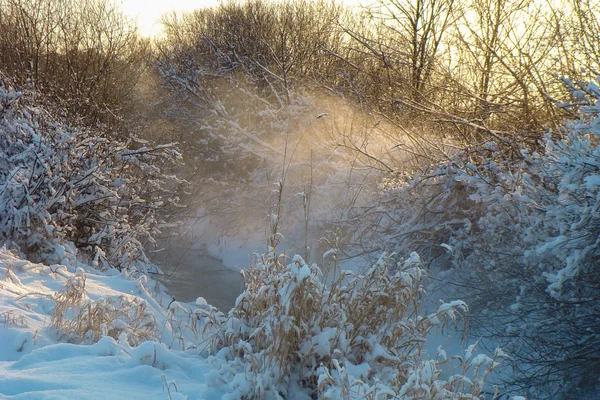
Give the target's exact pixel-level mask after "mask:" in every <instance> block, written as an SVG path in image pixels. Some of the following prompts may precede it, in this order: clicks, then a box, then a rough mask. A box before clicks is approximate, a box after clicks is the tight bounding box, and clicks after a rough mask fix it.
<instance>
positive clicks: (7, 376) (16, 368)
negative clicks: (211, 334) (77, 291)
mask: <svg viewBox="0 0 600 400" xmlns="http://www.w3.org/2000/svg"><path fill="white" fill-rule="evenodd" d="M67 264H68V263H67ZM83 276H85V287H84V291H85V295H84V299H83V300H82V305H83V306H82V307H83V308H84V313H85V308H86V307H88V309H92V308H93V306H94V305H95V304H104V302H106V301H107V300H108V299H113V300H116V299H119V298H121V299H126V300H127V301H126V302H123V303H122V304H143V305H144V306H145V310H146V313H147V314H148V315H151V316H152V318H153V320H154V321H155V326H154V330H153V332H152V335H153V337H152V338H151V340H148V341H143V342H142V343H141V344H139V345H137V346H134V345H131V343H133V342H135V335H136V332H133V330H132V328H131V326H129V327H126V326H122V325H121V326H119V325H118V323H116V324H115V326H105V327H104V328H103V329H108V332H109V333H114V332H119V336H118V337H117V338H116V340H115V338H112V337H110V336H104V337H102V338H101V339H100V340H99V341H97V342H96V343H92V342H93V340H90V337H91V336H89V335H88V336H84V337H77V336H76V335H64V334H62V335H61V334H59V331H57V329H56V328H55V327H53V326H51V322H52V321H53V319H52V314H53V312H54V311H55V310H56V304H57V302H56V299H58V298H60V296H59V295H60V293H64V289H63V288H64V287H65V284H66V283H68V282H76V281H77V280H78V279H80V278H81V277H83ZM150 286H152V285H149V284H148V283H146V278H145V277H140V278H138V279H133V278H132V277H130V276H127V275H125V274H119V273H118V272H115V271H112V273H99V272H98V271H95V270H93V269H91V268H89V267H86V266H83V265H77V266H73V265H53V266H47V265H42V264H34V263H30V262H28V261H25V260H22V259H19V258H18V257H15V256H14V255H13V254H12V253H10V252H8V251H7V250H6V249H4V248H2V249H0V399H119V398H125V397H126V398H131V399H169V398H172V399H177V398H182V399H183V398H186V397H187V398H189V399H213V398H220V397H221V395H220V393H218V392H216V391H215V389H212V388H207V386H206V385H205V383H204V375H205V374H206V373H207V372H208V371H209V367H208V365H207V364H206V361H205V359H204V358H203V357H201V356H199V355H197V354H198V352H199V351H197V350H196V351H193V350H192V351H188V352H184V351H181V350H176V349H175V348H176V347H182V346H183V347H185V348H190V347H192V348H193V346H192V342H198V338H197V337H195V336H196V335H195V334H194V332H191V331H185V330H182V329H181V328H180V327H181V326H182V325H183V324H181V321H182V320H184V318H186V317H187V316H189V315H190V314H186V312H188V313H191V310H186V306H185V305H182V304H179V303H174V304H173V303H172V304H169V305H168V307H167V306H163V305H161V304H160V303H161V301H157V300H156V299H155V297H153V296H152V295H150V292H149V289H150V290H153V289H152V288H150ZM61 290H62V292H61ZM156 298H157V299H162V300H163V302H164V301H165V298H166V296H165V295H164V293H163V294H161V295H158V296H156ZM90 307H91V308H90ZM74 312H75V311H74V310H71V311H70V313H71V314H72V313H74ZM115 327H118V328H119V327H120V328H121V329H120V330H119V329H116V330H115ZM128 329H129V330H128ZM61 339H62V340H61ZM66 340H70V341H72V342H80V343H78V344H76V343H65V341H66ZM169 347H172V348H171V349H169Z"/></svg>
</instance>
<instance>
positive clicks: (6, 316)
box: [0, 310, 27, 327]
mask: <svg viewBox="0 0 600 400" xmlns="http://www.w3.org/2000/svg"><path fill="white" fill-rule="evenodd" d="M0 324H3V325H4V326H5V327H7V326H23V327H24V326H27V320H26V319H25V316H24V315H19V314H17V313H16V312H15V310H7V311H4V312H2V313H0Z"/></svg>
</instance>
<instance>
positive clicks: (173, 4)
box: [114, 0, 368, 37]
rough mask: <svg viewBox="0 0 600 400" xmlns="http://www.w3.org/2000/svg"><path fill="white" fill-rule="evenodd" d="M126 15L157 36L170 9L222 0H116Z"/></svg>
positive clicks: (187, 8)
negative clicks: (160, 20)
mask: <svg viewBox="0 0 600 400" xmlns="http://www.w3.org/2000/svg"><path fill="white" fill-rule="evenodd" d="M114 1H115V4H117V5H118V6H119V7H120V8H121V9H122V10H123V13H124V14H125V15H127V16H128V17H129V18H132V19H134V20H137V22H138V26H139V29H140V32H141V33H142V35H144V36H150V37H151V36H156V35H157V34H159V33H160V31H161V27H160V24H159V23H158V18H159V17H160V16H161V15H162V14H164V13H167V12H170V11H179V12H183V11H193V10H196V9H199V8H204V7H213V6H216V5H218V4H219V2H220V0H168V1H165V0H114ZM342 2H344V3H346V4H358V3H363V4H365V3H367V2H368V0H367V1H365V0H342Z"/></svg>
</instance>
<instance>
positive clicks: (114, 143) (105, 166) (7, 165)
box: [0, 75, 180, 271]
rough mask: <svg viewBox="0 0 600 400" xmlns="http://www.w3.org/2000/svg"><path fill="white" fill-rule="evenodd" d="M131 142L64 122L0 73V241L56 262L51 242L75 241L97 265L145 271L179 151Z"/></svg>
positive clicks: (172, 198) (172, 196) (170, 201)
mask: <svg viewBox="0 0 600 400" xmlns="http://www.w3.org/2000/svg"><path fill="white" fill-rule="evenodd" d="M53 114H54V115H56V112H54V113H53ZM132 144H133V143H132V142H131V141H127V142H121V141H119V140H116V139H109V138H106V137H103V136H102V135H101V132H96V131H93V130H90V129H84V128H77V127H70V126H68V125H65V124H63V122H62V121H60V119H56V118H54V117H53V116H52V115H51V113H50V112H48V110H47V109H44V108H42V107H40V106H39V105H38V104H36V100H35V97H34V96H33V95H32V94H26V93H23V92H19V91H17V90H15V89H14V88H13V87H11V85H10V82H9V80H8V79H6V78H5V77H3V76H1V75H0V242H4V243H7V245H9V246H14V247H16V248H18V249H20V251H22V252H23V253H24V254H26V255H27V256H28V257H32V258H33V259H38V260H48V261H54V262H60V259H58V260H54V258H56V256H57V254H56V248H55V246H54V244H60V243H63V242H64V241H72V242H73V243H75V245H76V246H77V248H79V249H82V250H84V251H85V252H86V253H87V255H88V257H89V258H90V261H91V263H92V264H93V265H94V266H96V267H99V268H108V267H116V268H132V269H139V270H142V271H143V270H145V269H146V266H147V264H148V259H147V258H146V256H145V254H144V245H145V244H148V243H151V242H153V235H155V234H157V233H158V232H159V227H160V222H161V221H160V220H159V215H160V214H159V213H160V211H161V210H165V207H166V206H173V205H176V203H177V197H176V193H177V188H178V186H179V184H180V181H179V180H178V179H177V178H176V177H174V176H165V175H163V172H162V169H161V167H162V166H163V165H164V164H165V163H170V162H172V161H174V160H176V159H178V158H179V153H178V152H177V151H176V150H175V149H174V147H173V146H172V145H164V146H158V147H152V148H150V147H139V146H138V147H137V148H134V147H132Z"/></svg>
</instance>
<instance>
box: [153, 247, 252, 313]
mask: <svg viewBox="0 0 600 400" xmlns="http://www.w3.org/2000/svg"><path fill="white" fill-rule="evenodd" d="M152 261H153V262H155V263H157V264H158V265H160V267H161V268H162V270H163V272H164V274H165V276H164V277H163V278H161V279H160V280H161V282H162V283H163V284H164V285H165V286H166V287H167V289H168V291H169V294H171V295H172V296H174V297H175V300H177V301H181V302H195V301H196V299H197V298H198V297H204V298H205V299H206V301H207V302H208V304H210V305H212V306H215V307H217V308H218V309H219V310H220V311H222V312H224V313H225V314H226V313H227V312H228V311H229V310H230V309H231V308H232V307H233V306H234V305H235V300H236V299H237V297H238V295H239V294H240V293H241V292H242V279H241V276H240V273H239V272H236V271H232V270H231V269H229V268H227V267H225V266H224V265H223V264H222V263H221V261H219V260H218V259H216V258H214V257H211V256H209V255H207V254H206V253H205V252H204V251H203V250H199V249H194V248H189V247H187V246H178V245H171V246H169V247H167V249H166V250H165V251H163V252H161V253H158V254H156V255H155V256H154V257H153V258H152Z"/></svg>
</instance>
